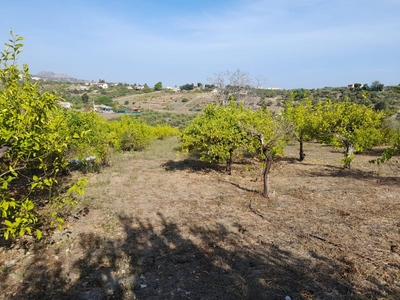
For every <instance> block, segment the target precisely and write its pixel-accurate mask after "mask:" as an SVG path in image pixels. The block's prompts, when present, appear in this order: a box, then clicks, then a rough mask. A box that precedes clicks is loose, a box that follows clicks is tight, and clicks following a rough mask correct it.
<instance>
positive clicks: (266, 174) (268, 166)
mask: <svg viewBox="0 0 400 300" xmlns="http://www.w3.org/2000/svg"><path fill="white" fill-rule="evenodd" d="M263 153H264V156H265V167H264V171H263V178H264V193H263V196H264V197H266V198H268V197H269V171H270V170H271V166H272V155H271V154H270V153H269V152H268V149H267V147H265V146H264V145H263Z"/></svg>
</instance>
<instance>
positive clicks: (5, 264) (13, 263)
mask: <svg viewBox="0 0 400 300" xmlns="http://www.w3.org/2000/svg"><path fill="white" fill-rule="evenodd" d="M16 263H17V260H16V259H12V260H6V261H5V262H4V266H6V267H12V266H13V265H15V264H16Z"/></svg>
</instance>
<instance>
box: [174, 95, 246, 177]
mask: <svg viewBox="0 0 400 300" xmlns="http://www.w3.org/2000/svg"><path fill="white" fill-rule="evenodd" d="M248 117H249V113H248V110H246V109H245V108H244V106H243V105H242V104H237V103H235V102H234V101H230V102H229V103H228V104H227V105H220V104H209V105H207V106H206V108H205V109H204V114H201V115H199V116H198V117H196V118H195V119H194V120H192V121H191V122H190V123H189V124H188V126H187V127H186V128H185V129H184V130H183V131H182V133H181V137H180V141H181V148H182V149H183V151H186V152H197V153H200V159H201V160H203V161H208V162H225V163H226V173H227V174H229V175H230V174H231V172H232V159H233V155H234V153H235V152H236V153H241V152H242V150H243V148H244V147H245V146H246V144H247V141H248V137H247V134H246V132H245V131H244V130H243V128H242V127H241V123H244V124H247V120H246V119H247V118H248Z"/></svg>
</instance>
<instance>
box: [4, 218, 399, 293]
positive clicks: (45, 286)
mask: <svg viewBox="0 0 400 300" xmlns="http://www.w3.org/2000/svg"><path fill="white" fill-rule="evenodd" d="M158 218H159V220H158V221H159V222H158V223H160V225H161V226H160V227H159V228H158V229H157V230H156V229H155V228H153V225H152V224H151V223H149V222H147V221H143V220H140V219H137V218H131V217H127V216H124V215H120V216H119V221H120V226H122V228H123V229H124V233H125V237H123V238H122V237H121V238H115V239H106V238H103V237H102V236H99V235H96V234H93V233H90V234H83V235H81V236H80V238H79V246H80V247H82V248H83V249H84V254H83V255H82V256H81V257H76V258H73V259H72V261H71V263H72V264H73V265H72V268H71V269H72V271H70V272H68V274H65V272H63V268H64V267H65V266H63V263H61V261H60V262H56V263H55V264H53V265H51V264H49V262H48V257H47V255H46V254H45V252H44V251H41V250H36V251H35V252H34V260H33V263H32V264H31V265H29V266H28V268H27V269H26V271H25V276H24V278H23V279H22V281H21V284H20V286H19V287H18V290H17V291H16V292H15V293H14V295H13V296H10V298H9V299H285V296H290V297H291V299H293V300H296V299H355V298H358V297H361V296H363V297H366V298H362V299H367V298H368V299H369V298H371V299H372V298H378V297H380V296H384V295H386V296H387V295H395V292H396V291H390V290H388V289H387V288H386V287H384V286H382V285H380V284H379V283H378V282H377V281H374V280H373V279H371V281H370V283H371V286H372V287H373V288H370V289H368V290H363V292H362V294H359V293H358V292H356V290H355V289H354V287H353V286H352V282H351V277H352V275H353V274H354V273H355V272H356V270H355V269H354V268H353V266H352V264H351V263H350V262H347V261H346V260H343V261H337V260H333V259H330V258H327V257H324V256H321V255H319V254H318V253H314V252H313V253H310V256H309V258H300V257H297V256H296V255H294V254H293V253H291V252H290V251H287V250H285V249H281V248H279V247H278V246H276V245H274V244H271V243H268V242H264V241H263V240H259V241H258V242H257V243H254V244H253V245H249V244H243V243H242V242H241V241H242V240H243V239H244V238H246V236H247V235H249V233H248V232H247V231H246V230H242V231H240V228H241V227H243V226H241V225H240V224H239V225H240V226H239V225H238V224H237V223H235V224H232V227H233V228H236V227H238V228H239V230H237V231H236V229H235V230H234V231H232V230H228V229H227V228H226V227H225V226H223V225H222V224H219V223H216V224H214V225H213V227H212V228H205V227H202V226H200V225H196V226H191V227H190V228H189V230H190V233H191V236H192V237H191V238H190V239H188V238H185V237H183V236H182V234H181V230H182V229H181V228H179V226H178V225H177V224H175V223H174V222H171V221H169V220H168V219H167V218H166V217H164V215H163V214H161V213H158ZM195 240H196V243H195V242H194V241H195ZM63 251H66V249H63ZM7 276H8V274H5V273H1V274H0V280H1V283H0V288H1V289H3V288H4V286H2V285H3V284H4V282H5V281H6V279H7ZM397 292H398V291H397ZM7 299H8V298H7ZM360 299H361V298H360Z"/></svg>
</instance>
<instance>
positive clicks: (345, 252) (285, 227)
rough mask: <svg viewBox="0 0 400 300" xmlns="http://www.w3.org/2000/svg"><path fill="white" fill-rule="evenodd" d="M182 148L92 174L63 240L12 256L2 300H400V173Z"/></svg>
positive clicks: (318, 153)
mask: <svg viewBox="0 0 400 300" xmlns="http://www.w3.org/2000/svg"><path fill="white" fill-rule="evenodd" d="M176 146H177V141H176V140H175V139H168V140H165V141H157V142H155V143H154V144H153V145H152V146H151V147H150V148H148V149H146V150H145V151H143V152H140V153H124V154H119V155H115V156H114V158H113V161H112V165H111V167H109V168H105V169H103V170H102V172H101V173H100V174H90V175H89V178H88V187H87V189H86V193H85V195H84V197H83V198H82V199H81V202H80V204H79V205H78V206H77V207H76V208H74V211H73V213H72V215H71V216H70V217H69V218H68V221H67V223H66V226H65V228H64V230H63V231H62V232H60V231H55V232H54V233H50V234H49V235H48V236H47V237H46V238H45V240H44V241H41V242H37V243H34V241H33V240H32V239H28V238H26V239H24V240H21V241H20V243H19V244H15V245H8V246H7V245H3V246H2V247H1V248H0V291H1V293H0V299H281V300H283V299H285V297H286V296H289V297H290V298H291V299H292V300H295V299H400V219H399V212H400V186H399V183H400V169H399V164H393V165H392V166H379V167H377V166H376V165H371V164H369V163H368V161H369V160H370V159H373V158H377V157H378V155H379V151H377V152H372V153H369V154H368V155H359V156H357V157H356V159H355V161H354V163H353V166H352V169H351V170H343V169H342V168H341V165H340V159H341V158H342V154H341V153H340V152H337V151H333V150H332V149H331V148H330V147H323V146H320V145H318V144H307V145H306V148H305V151H306V154H307V157H306V160H305V161H304V162H298V161H297V160H296V157H297V145H291V146H289V147H288V148H287V151H286V153H285V156H284V157H283V158H280V159H277V160H276V163H275V164H274V166H273V170H272V173H271V187H272V188H273V189H274V190H275V191H274V192H273V194H274V196H273V197H271V198H270V199H265V198H263V197H262V196H261V195H260V191H261V188H262V183H261V177H260V175H261V172H260V169H259V166H258V164H257V162H256V161H254V160H253V159H247V161H244V162H242V163H240V164H235V165H234V167H233V175H232V176H227V175H225V174H224V173H223V166H220V167H215V166H212V165H208V164H204V163H199V162H198V161H197V160H195V159H191V158H188V159H185V157H182V156H181V157H179V156H177V155H176V150H175V147H176Z"/></svg>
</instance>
